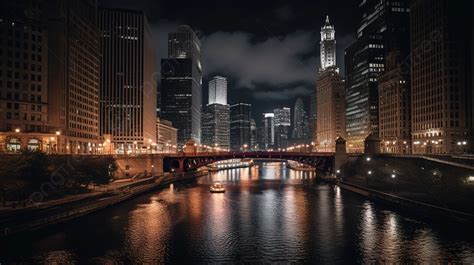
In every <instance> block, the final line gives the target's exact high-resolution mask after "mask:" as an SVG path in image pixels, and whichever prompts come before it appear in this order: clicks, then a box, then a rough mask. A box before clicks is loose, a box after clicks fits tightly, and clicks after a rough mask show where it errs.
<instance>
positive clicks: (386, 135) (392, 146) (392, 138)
mask: <svg viewBox="0 0 474 265" xmlns="http://www.w3.org/2000/svg"><path fill="white" fill-rule="evenodd" d="M403 58H404V57H402V55H401V53H400V51H395V50H394V51H392V52H391V53H390V54H389V55H388V56H387V58H386V60H385V73H384V74H382V75H381V76H380V77H379V126H380V130H379V136H380V140H381V150H382V152H385V153H396V154H408V153H410V152H411V151H410V150H411V144H410V142H411V137H410V127H411V119H410V115H411V113H410V112H411V100H410V72H409V71H407V70H408V69H406V68H403V66H402V60H403Z"/></svg>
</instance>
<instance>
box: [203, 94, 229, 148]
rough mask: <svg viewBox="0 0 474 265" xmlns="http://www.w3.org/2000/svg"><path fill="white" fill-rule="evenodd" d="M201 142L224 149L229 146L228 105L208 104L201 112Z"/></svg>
mask: <svg viewBox="0 0 474 265" xmlns="http://www.w3.org/2000/svg"><path fill="white" fill-rule="evenodd" d="M202 113H203V114H202V144H205V145H209V146H212V147H218V148H222V149H225V150H228V149H229V146H230V121H229V105H222V104H216V103H215V104H208V105H206V106H205V107H204V108H203V112H202Z"/></svg>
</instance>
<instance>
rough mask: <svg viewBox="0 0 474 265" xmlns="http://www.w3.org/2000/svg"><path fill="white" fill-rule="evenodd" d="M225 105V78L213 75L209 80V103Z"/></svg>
mask: <svg viewBox="0 0 474 265" xmlns="http://www.w3.org/2000/svg"><path fill="white" fill-rule="evenodd" d="M214 103H217V104H222V105H227V78H225V77H222V76H215V77H214V78H212V79H211V81H209V104H214Z"/></svg>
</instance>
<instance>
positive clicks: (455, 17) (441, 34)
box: [410, 0, 473, 154]
mask: <svg viewBox="0 0 474 265" xmlns="http://www.w3.org/2000/svg"><path fill="white" fill-rule="evenodd" d="M472 4H473V3H472V1H456V2H453V1H448V0H430V1H427V0H415V1H412V3H411V6H410V8H411V19H410V23H411V36H412V40H411V44H412V56H411V65H412V71H411V86H412V93H411V98H412V117H411V120H412V145H413V153H416V154H423V153H428V154H440V153H461V152H465V151H467V150H469V149H470V146H472V142H471V139H472V94H473V92H472V90H471V89H472V87H471V83H472V78H473V77H472V75H471V72H470V67H472V66H471V65H470V64H471V61H469V58H470V56H471V57H472V53H471V52H472V47H471V46H472V43H470V41H471V40H472V34H473V32H472V27H470V26H469V25H467V23H469V22H470V21H472V16H473V14H472Z"/></svg>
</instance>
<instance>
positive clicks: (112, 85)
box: [99, 9, 157, 153]
mask: <svg viewBox="0 0 474 265" xmlns="http://www.w3.org/2000/svg"><path fill="white" fill-rule="evenodd" d="M99 28H100V30H101V51H102V64H101V89H100V110H101V113H100V117H101V119H100V125H101V126H100V132H101V134H102V135H104V134H109V135H111V136H112V138H111V140H112V143H114V146H115V148H116V149H117V152H119V153H125V152H136V149H139V150H142V148H144V149H145V150H146V148H151V145H152V144H154V143H155V142H156V128H157V127H156V81H155V80H154V72H155V52H154V47H153V43H152V36H151V31H150V28H149V25H148V22H147V19H146V17H145V15H144V14H143V12H141V11H134V10H124V9H100V10H99Z"/></svg>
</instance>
